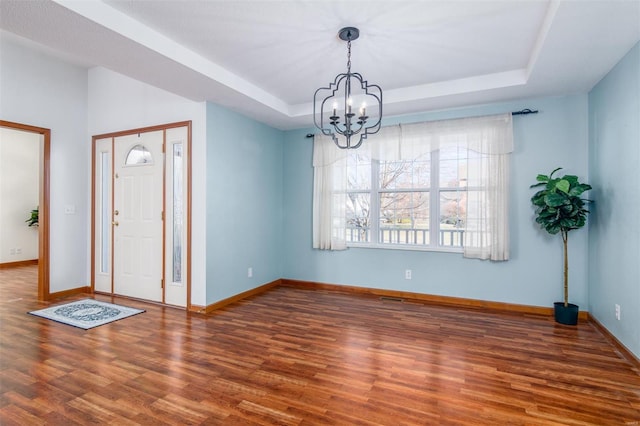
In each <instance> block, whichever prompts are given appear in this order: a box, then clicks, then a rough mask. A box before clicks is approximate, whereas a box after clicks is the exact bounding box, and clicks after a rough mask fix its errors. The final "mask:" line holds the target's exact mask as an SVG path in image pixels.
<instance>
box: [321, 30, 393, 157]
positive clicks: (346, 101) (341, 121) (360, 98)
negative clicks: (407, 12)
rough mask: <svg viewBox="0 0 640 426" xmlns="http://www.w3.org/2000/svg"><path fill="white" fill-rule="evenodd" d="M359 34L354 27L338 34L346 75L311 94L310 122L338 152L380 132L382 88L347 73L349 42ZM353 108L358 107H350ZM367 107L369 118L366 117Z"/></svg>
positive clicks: (358, 144)
mask: <svg viewBox="0 0 640 426" xmlns="http://www.w3.org/2000/svg"><path fill="white" fill-rule="evenodd" d="M359 35H360V31H359V30H358V29H357V28H354V27H345V28H343V29H341V30H340V31H339V32H338V37H339V38H340V39H341V40H344V41H346V42H347V72H346V73H342V74H338V75H337V76H336V78H335V80H334V81H333V83H331V84H329V86H328V87H321V88H319V89H318V90H316V92H315V94H314V95H313V122H314V124H315V126H316V127H317V128H318V129H320V131H322V134H324V135H326V136H331V137H332V138H333V142H335V144H336V145H337V146H338V148H340V149H356V148H358V147H359V146H360V145H362V142H363V141H364V140H365V139H366V138H367V136H368V135H372V134H375V133H377V132H378V131H379V130H380V121H381V120H382V89H381V88H380V86H378V85H376V84H369V83H367V81H366V80H364V79H363V78H362V76H361V75H360V74H359V73H357V72H351V42H352V41H353V40H356V39H357V38H358V37H359ZM367 102H370V103H369V104H367ZM354 105H359V108H358V107H355V108H353V106H354ZM318 106H319V107H320V111H319V112H318V111H316V108H317V107H318ZM329 107H330V108H329ZM356 108H357V113H356V112H355V111H356ZM367 108H369V111H370V112H372V117H369V116H368V115H367Z"/></svg>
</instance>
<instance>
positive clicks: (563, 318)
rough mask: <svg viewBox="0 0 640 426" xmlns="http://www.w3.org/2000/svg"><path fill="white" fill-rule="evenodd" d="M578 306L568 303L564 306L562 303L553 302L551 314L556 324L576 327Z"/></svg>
mask: <svg viewBox="0 0 640 426" xmlns="http://www.w3.org/2000/svg"><path fill="white" fill-rule="evenodd" d="M578 310H579V309H578V305H574V304H573V303H569V305H568V306H564V302H555V303H554V304H553V314H554V315H555V318H556V322H558V323H560V324H565V325H576V324H577V323H578Z"/></svg>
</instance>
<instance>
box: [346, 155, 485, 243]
mask: <svg viewBox="0 0 640 426" xmlns="http://www.w3.org/2000/svg"><path fill="white" fill-rule="evenodd" d="M347 156H348V157H347V176H348V180H347V191H346V194H347V196H346V200H347V203H346V212H347V219H346V227H345V240H346V242H347V244H348V245H363V244H366V245H374V246H375V245H379V246H382V247H384V246H394V247H406V248H413V249H423V248H431V249H434V248H440V249H452V250H457V251H461V250H462V243H463V238H464V231H465V230H464V228H465V220H466V209H465V205H466V199H467V191H468V186H467V181H468V178H467V164H468V160H469V158H474V157H479V156H480V154H478V153H474V152H473V151H471V150H469V149H466V148H463V147H459V146H455V145H454V146H449V147H444V148H441V149H439V150H435V151H431V152H429V153H423V154H421V155H419V156H417V157H416V158H414V159H411V160H398V161H383V160H372V159H371V158H369V157H368V156H366V155H364V154H361V153H359V152H357V151H349V153H348V154H347Z"/></svg>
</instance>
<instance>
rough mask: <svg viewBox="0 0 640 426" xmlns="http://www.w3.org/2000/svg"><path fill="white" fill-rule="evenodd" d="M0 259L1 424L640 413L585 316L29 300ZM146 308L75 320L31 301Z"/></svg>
mask: <svg viewBox="0 0 640 426" xmlns="http://www.w3.org/2000/svg"><path fill="white" fill-rule="evenodd" d="M36 274H37V268H36V267H33V266H20V267H16V268H9V269H2V270H0V321H1V323H0V424H2V425H3V426H4V425H32V424H33V425H39V424H48V425H65V426H66V425H87V424H113V425H137V424H139V425H177V424H180V425H182V424H198V425H225V426H226V425H242V426H247V425H262V426H265V425H296V426H298V425H372V426H373V425H473V426H477V425H498V424H499V425H503V424H504V425H538V426H544V425H549V426H551V425H634V424H635V425H640V372H638V370H637V368H636V367H635V366H634V365H633V364H631V363H630V362H629V361H628V360H626V359H625V358H624V357H622V356H621V355H620V354H619V352H618V350H617V349H616V348H615V347H614V346H613V345H611V343H609V341H608V340H607V339H606V338H605V336H603V335H602V334H601V332H600V331H599V329H598V328H597V327H595V326H593V325H592V324H591V323H589V322H581V323H580V324H579V325H578V326H577V327H570V326H563V325H559V324H556V323H555V322H554V321H553V319H552V318H548V317H544V316H536V315H531V314H519V313H505V312H493V311H489V310H483V309H480V308H469V309H462V308H456V307H452V306H443V305H430V304H428V303H426V302H425V303H422V302H417V301H411V300H406V301H404V302H396V301H388V300H381V299H379V298H377V297H374V296H372V295H366V294H345V293H340V292H335V291H334V292H332V291H329V290H310V289H296V288H294V287H286V286H282V287H275V288H273V289H271V290H269V291H267V292H265V293H262V294H258V295H254V296H251V297H250V298H247V299H244V300H240V301H238V302H236V303H233V304H230V305H228V306H227V307H225V308H224V309H221V310H219V311H215V312H213V313H210V314H206V315H205V314H197V313H189V312H186V311H184V310H180V309H175V308H170V307H163V306H160V305H157V304H150V303H144V302H142V301H138V300H129V299H124V298H117V297H109V296H105V295H95V296H93V295H75V296H71V297H69V298H66V299H65V300H57V301H51V302H39V301H37V299H36V295H37V275H36ZM84 297H95V298H96V299H98V300H102V301H106V302H111V303H119V304H123V305H127V306H131V307H135V308H140V309H144V310H146V312H145V313H143V314H140V315H136V316H133V317H130V318H127V319H124V320H121V321H117V322H115V323H111V324H108V325H104V326H101V327H97V328H95V329H91V330H82V329H78V328H74V327H71V326H67V325H64V324H59V323H56V322H52V321H49V320H46V319H43V318H39V317H34V316H31V315H28V314H26V313H27V312H28V311H30V310H34V309H39V308H43V307H46V306H50V305H52V304H58V303H63V302H67V301H71V300H77V299H80V298H84Z"/></svg>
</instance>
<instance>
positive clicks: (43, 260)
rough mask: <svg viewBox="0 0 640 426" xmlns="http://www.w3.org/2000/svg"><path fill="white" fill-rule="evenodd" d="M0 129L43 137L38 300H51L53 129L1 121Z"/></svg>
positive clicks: (39, 210) (39, 211)
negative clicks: (50, 244)
mask: <svg viewBox="0 0 640 426" xmlns="http://www.w3.org/2000/svg"><path fill="white" fill-rule="evenodd" d="M0 127H6V128H9V129H14V130H22V131H25V132H29V133H36V134H38V135H42V137H43V142H44V143H43V146H42V155H41V162H40V172H41V176H40V189H39V192H40V195H39V205H38V300H41V301H46V300H49V299H51V292H50V289H49V203H50V198H49V186H50V179H51V177H50V173H51V129H47V128H44V127H36V126H31V125H28V124H22V123H15V122H12V121H5V120H0Z"/></svg>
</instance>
